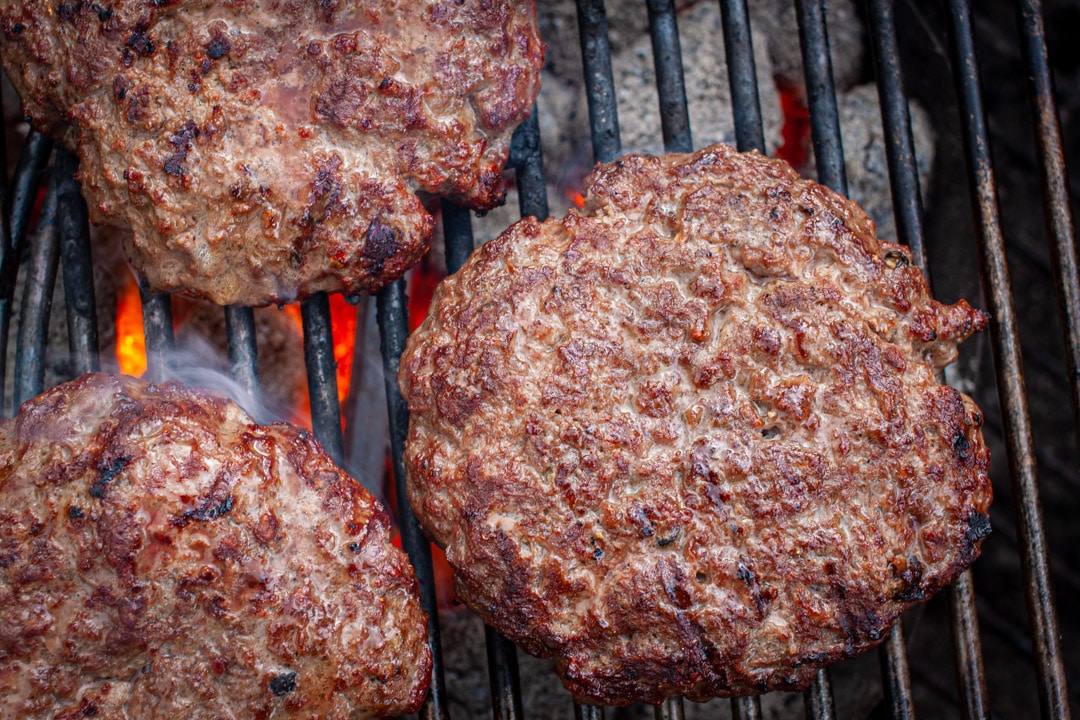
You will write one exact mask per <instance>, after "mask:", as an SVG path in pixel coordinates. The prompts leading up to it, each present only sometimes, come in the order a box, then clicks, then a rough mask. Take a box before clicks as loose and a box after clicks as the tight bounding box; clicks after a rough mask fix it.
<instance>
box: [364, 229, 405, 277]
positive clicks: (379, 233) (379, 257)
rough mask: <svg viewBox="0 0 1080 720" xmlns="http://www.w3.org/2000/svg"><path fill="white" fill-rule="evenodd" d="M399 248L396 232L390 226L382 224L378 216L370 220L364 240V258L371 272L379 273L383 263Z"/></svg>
mask: <svg viewBox="0 0 1080 720" xmlns="http://www.w3.org/2000/svg"><path fill="white" fill-rule="evenodd" d="M399 248H400V244H399V243H398V239H397V232H396V231H395V230H394V229H393V228H392V227H390V226H388V225H384V224H383V223H382V221H381V220H380V219H379V218H375V219H374V220H372V221H371V225H369V226H368V230H367V238H366V240H365V241H364V259H365V260H367V261H368V263H369V264H370V265H371V272H372V274H374V275H378V274H380V273H381V272H382V271H383V265H385V264H386V261H387V260H389V259H390V258H392V257H394V255H396V254H397V252H398V250H399Z"/></svg>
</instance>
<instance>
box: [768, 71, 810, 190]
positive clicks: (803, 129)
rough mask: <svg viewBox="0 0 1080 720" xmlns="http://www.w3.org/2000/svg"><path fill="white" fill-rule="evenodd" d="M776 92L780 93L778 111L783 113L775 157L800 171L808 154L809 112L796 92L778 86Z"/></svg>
mask: <svg viewBox="0 0 1080 720" xmlns="http://www.w3.org/2000/svg"><path fill="white" fill-rule="evenodd" d="M777 91H778V92H779V93H780V109H781V110H782V111H783V112H784V126H783V128H782V129H781V131H780V138H781V141H782V142H781V144H780V147H778V148H776V157H778V158H780V159H781V160H786V161H787V162H788V163H789V164H790V165H791V166H792V167H793V168H795V169H796V170H801V169H802V167H803V165H805V164H806V160H807V156H808V155H809V152H810V148H809V143H810V111H809V110H808V109H807V107H806V103H805V102H803V99H802V96H801V95H800V94H799V92H798V91H797V90H794V89H792V88H786V87H783V86H778V87H777Z"/></svg>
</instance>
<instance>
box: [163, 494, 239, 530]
mask: <svg viewBox="0 0 1080 720" xmlns="http://www.w3.org/2000/svg"><path fill="white" fill-rule="evenodd" d="M233 502H234V499H233V496H232V495H227V496H225V498H224V499H221V500H218V499H217V498H214V497H206V498H203V499H202V502H200V503H199V506H198V507H196V508H195V509H193V510H185V511H184V514H183V515H181V516H180V517H177V518H173V520H172V524H173V525H174V526H176V527H181V528H182V527H186V526H187V524H188V523H189V522H191V521H192V520H199V521H203V522H205V521H207V520H216V519H217V518H219V517H221V516H222V515H226V514H228V513H229V511H230V510H232V507H233Z"/></svg>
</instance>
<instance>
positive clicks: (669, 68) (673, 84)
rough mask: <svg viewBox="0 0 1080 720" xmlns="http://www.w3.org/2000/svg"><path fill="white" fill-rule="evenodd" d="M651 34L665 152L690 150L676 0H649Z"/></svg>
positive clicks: (688, 121) (690, 143)
mask: <svg viewBox="0 0 1080 720" xmlns="http://www.w3.org/2000/svg"><path fill="white" fill-rule="evenodd" d="M646 4H647V5H648V8H649V35H650V36H651V37H652V48H653V62H654V64H655V66H656V91H657V93H658V94H659V96H660V127H661V129H662V130H663V133H664V151H665V152H690V151H691V150H693V143H692V142H691V140H690V113H689V112H688V111H687V108H686V85H685V84H684V82H683V64H682V50H681V49H680V47H679V26H678V23H677V22H676V20H675V2H674V0H647V3H646Z"/></svg>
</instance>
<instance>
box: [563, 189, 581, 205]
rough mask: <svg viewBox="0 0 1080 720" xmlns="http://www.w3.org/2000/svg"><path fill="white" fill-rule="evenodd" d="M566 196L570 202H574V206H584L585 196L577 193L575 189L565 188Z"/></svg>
mask: <svg viewBox="0 0 1080 720" xmlns="http://www.w3.org/2000/svg"><path fill="white" fill-rule="evenodd" d="M566 197H567V198H569V199H570V202H572V203H574V207H577V208H583V207H585V196H584V195H582V194H581V193H579V192H578V191H577V190H567V191H566Z"/></svg>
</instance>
